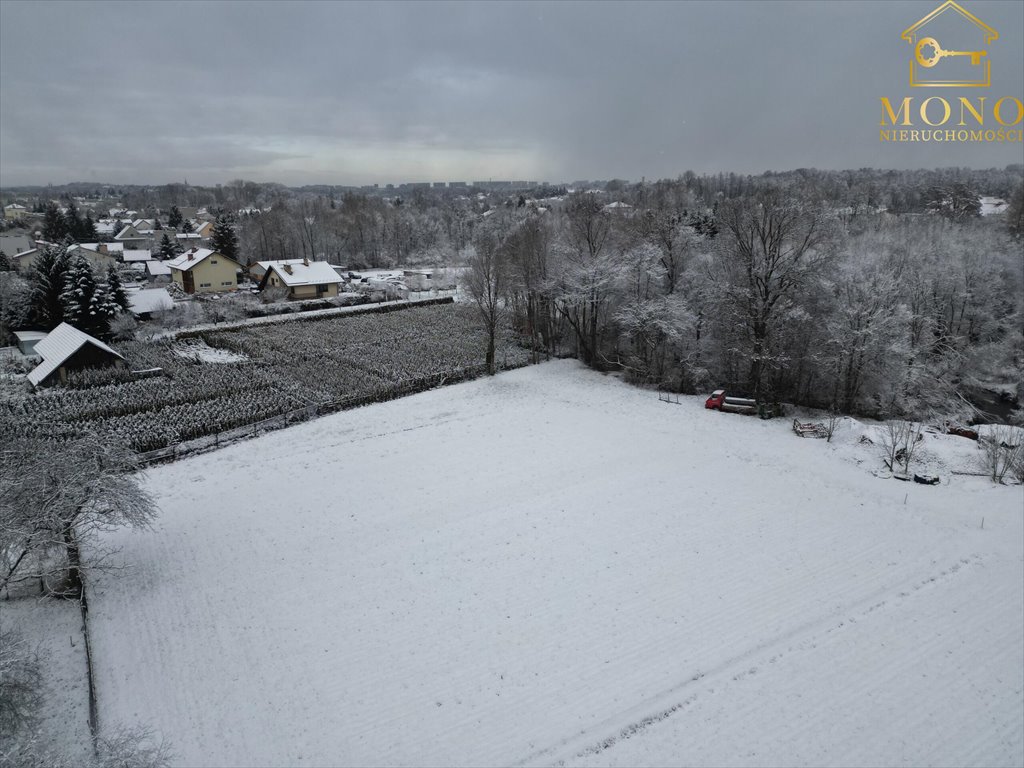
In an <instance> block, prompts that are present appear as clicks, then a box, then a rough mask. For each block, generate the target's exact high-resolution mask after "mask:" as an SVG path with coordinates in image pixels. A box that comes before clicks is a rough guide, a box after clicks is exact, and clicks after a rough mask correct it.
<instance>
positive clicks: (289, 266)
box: [284, 264, 292, 275]
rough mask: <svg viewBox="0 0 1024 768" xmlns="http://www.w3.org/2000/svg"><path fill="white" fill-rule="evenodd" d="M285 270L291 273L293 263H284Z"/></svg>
mask: <svg viewBox="0 0 1024 768" xmlns="http://www.w3.org/2000/svg"><path fill="white" fill-rule="evenodd" d="M284 271H285V272H287V273H288V274H289V275H290V274H291V273H292V265H291V264H285V265H284Z"/></svg>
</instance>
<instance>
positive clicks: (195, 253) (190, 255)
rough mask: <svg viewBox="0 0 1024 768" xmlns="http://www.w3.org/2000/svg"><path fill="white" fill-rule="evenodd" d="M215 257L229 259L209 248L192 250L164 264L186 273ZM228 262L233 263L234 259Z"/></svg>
mask: <svg viewBox="0 0 1024 768" xmlns="http://www.w3.org/2000/svg"><path fill="white" fill-rule="evenodd" d="M213 255H217V256H219V257H220V258H222V259H228V257H227V256H225V255H224V254H221V253H217V252H216V251H211V250H210V249H209V248H190V249H189V250H187V251H185V252H184V253H183V254H181V255H180V256H178V257H177V258H175V259H171V260H170V261H165V262H164V263H165V264H166V265H167V266H168V267H170V268H171V269H177V270H180V271H182V272H185V271H188V270H190V269H192V267H194V266H195V265H196V264H200V263H201V262H202V261H203V260H204V259H208V258H209V257H210V256H213ZM228 261H232V262H233V261H234V259H228Z"/></svg>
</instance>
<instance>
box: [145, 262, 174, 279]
mask: <svg viewBox="0 0 1024 768" xmlns="http://www.w3.org/2000/svg"><path fill="white" fill-rule="evenodd" d="M146 271H147V272H149V274H150V275H151V276H152V277H160V276H162V275H169V274H171V268H170V267H168V266H167V264H166V263H165V262H162V261H147V262H146Z"/></svg>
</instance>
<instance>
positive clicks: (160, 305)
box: [128, 288, 174, 315]
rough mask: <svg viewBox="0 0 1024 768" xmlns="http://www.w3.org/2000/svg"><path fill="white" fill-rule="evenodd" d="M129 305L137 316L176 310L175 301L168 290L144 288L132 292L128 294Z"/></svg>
mask: <svg viewBox="0 0 1024 768" xmlns="http://www.w3.org/2000/svg"><path fill="white" fill-rule="evenodd" d="M128 303H129V304H130V305H131V309H132V312H134V313H135V314H137V315H139V314H143V313H145V312H164V311H166V310H170V309H174V300H173V299H172V298H171V294H169V293H168V292H167V289H166V288H142V289H140V290H137V291H131V292H129V293H128Z"/></svg>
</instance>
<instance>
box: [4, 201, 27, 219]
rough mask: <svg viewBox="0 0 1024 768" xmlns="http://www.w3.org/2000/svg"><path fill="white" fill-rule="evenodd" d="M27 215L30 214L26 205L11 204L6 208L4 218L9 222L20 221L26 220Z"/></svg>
mask: <svg viewBox="0 0 1024 768" xmlns="http://www.w3.org/2000/svg"><path fill="white" fill-rule="evenodd" d="M26 213H28V208H26V207H25V206H24V205H18V204H17V203H11V204H10V205H5V206H4V218H5V219H7V220H8V221H20V220H21V219H23V218H25V214H26Z"/></svg>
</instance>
